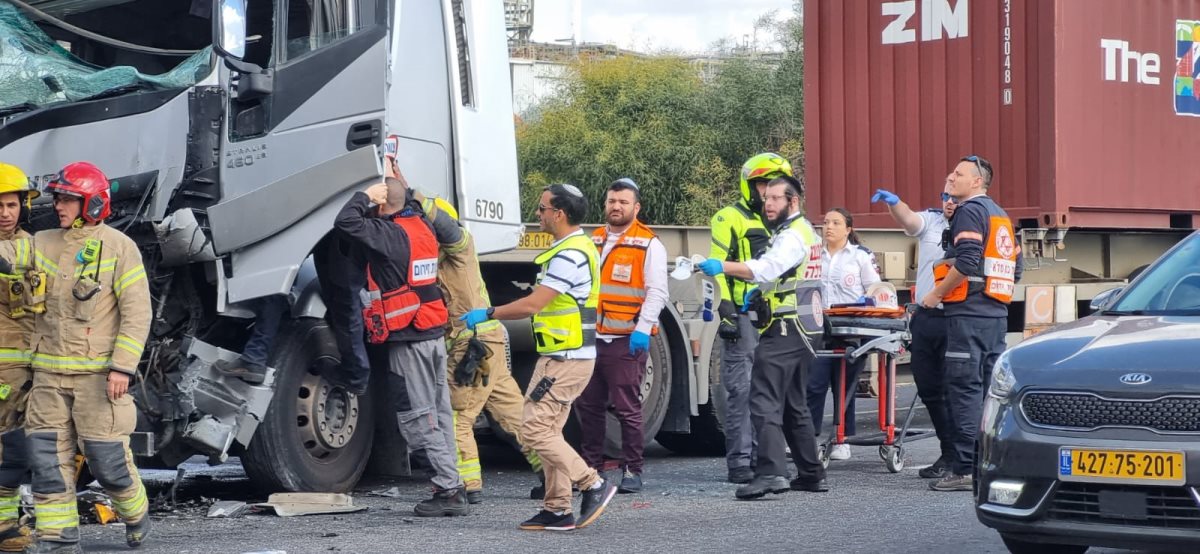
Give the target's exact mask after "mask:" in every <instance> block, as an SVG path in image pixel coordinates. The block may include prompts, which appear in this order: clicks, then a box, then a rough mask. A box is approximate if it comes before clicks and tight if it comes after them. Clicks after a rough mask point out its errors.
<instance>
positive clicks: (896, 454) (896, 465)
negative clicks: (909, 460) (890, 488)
mask: <svg viewBox="0 0 1200 554" xmlns="http://www.w3.org/2000/svg"><path fill="white" fill-rule="evenodd" d="M885 449H886V450H887V456H886V457H884V458H883V463H884V465H886V466H887V468H888V471H890V472H892V473H900V471H901V470H903V469H904V449H903V448H897V447H895V446H892V445H884V446H881V447H879V454H880V455H881V456H882V455H883V453H884V450H885Z"/></svg>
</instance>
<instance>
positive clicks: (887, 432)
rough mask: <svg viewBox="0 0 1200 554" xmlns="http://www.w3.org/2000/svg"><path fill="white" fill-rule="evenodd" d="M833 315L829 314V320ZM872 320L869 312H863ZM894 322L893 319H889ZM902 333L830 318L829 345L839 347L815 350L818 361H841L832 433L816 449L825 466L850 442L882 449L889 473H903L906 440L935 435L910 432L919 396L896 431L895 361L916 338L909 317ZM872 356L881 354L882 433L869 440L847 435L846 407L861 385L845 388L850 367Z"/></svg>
mask: <svg viewBox="0 0 1200 554" xmlns="http://www.w3.org/2000/svg"><path fill="white" fill-rule="evenodd" d="M831 315H839V314H830V313H828V312H827V313H826V317H827V318H829V317H830V316H831ZM861 315H862V316H865V317H870V314H861ZM888 319H895V318H888ZM903 319H904V321H905V325H904V330H903V331H898V330H891V329H876V328H872V327H869V326H865V325H850V324H841V323H834V322H833V320H830V321H829V323H828V324H827V325H826V336H825V342H826V343H827V344H835V345H837V346H835V347H833V348H827V349H821V350H817V351H816V352H815V354H816V356H817V357H819V358H831V359H838V360H840V361H841V363H838V364H834V374H835V375H834V377H833V379H831V381H832V382H833V383H834V385H835V387H834V388H835V391H834V394H833V429H832V430H831V431H830V432H829V433H827V434H826V435H825V437H824V439H823V440H822V441H821V443H820V444H818V445H817V457H818V459H820V460H821V465H822V466H824V467H829V455H830V452H831V451H832V449H833V445H835V444H852V445H856V446H875V445H878V446H879V457H880V458H882V459H883V462H884V465H886V466H887V469H888V471H890V472H892V473H899V472H900V471H902V470H903V469H904V443H905V441H906V440H920V439H924V438H928V437H931V436H933V435H934V432H933V430H932V429H910V428H909V425H911V424H912V420H913V414H914V413H915V412H916V410H915V408H916V405H917V399H918V397H919V395H917V394H914V395H913V398H912V401H911V402H909V405H908V414H907V415H905V417H904V423H903V424H902V425H901V426H900V427H899V429H897V428H896V358H897V357H899V356H900V354H902V353H904V351H905V350H906V349H907V347H908V345H909V343H910V342H912V335H911V334H910V333H909V331H908V319H909V316H908V314H907V313H906V314H905V315H904V317H903ZM872 353H878V354H879V361H878V363H879V411H878V416H879V431H880V433H879V434H873V435H870V436H866V437H857V436H856V437H854V438H850V439H847V437H846V428H845V422H846V405H847V404H848V403H849V401H850V397H849V394H855V393H856V390H855V389H857V387H852V388H850V390H847V387H846V365H847V363H850V364H853V363H855V362H857V361H858V360H859V358H863V357H865V356H869V355H870V354H872Z"/></svg>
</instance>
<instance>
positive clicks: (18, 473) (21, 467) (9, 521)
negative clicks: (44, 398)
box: [0, 363, 33, 531]
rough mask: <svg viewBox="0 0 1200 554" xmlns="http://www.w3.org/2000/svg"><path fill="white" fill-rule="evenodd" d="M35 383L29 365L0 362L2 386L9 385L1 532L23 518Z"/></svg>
mask: <svg viewBox="0 0 1200 554" xmlns="http://www.w3.org/2000/svg"><path fill="white" fill-rule="evenodd" d="M32 385H33V372H31V371H30V370H29V364H26V363H21V364H3V365H0V386H6V387H7V397H6V398H4V399H3V400H0V531H3V530H6V529H9V528H12V527H14V526H15V525H16V524H17V521H18V520H19V519H20V517H21V496H20V493H19V491H18V488H19V487H20V486H21V481H24V480H25V476H26V474H28V473H29V453H28V452H29V450H28V448H27V447H26V441H25V406H26V402H27V401H28V399H29V388H30V387H31V386H32Z"/></svg>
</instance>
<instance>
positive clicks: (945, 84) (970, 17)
mask: <svg viewBox="0 0 1200 554" xmlns="http://www.w3.org/2000/svg"><path fill="white" fill-rule="evenodd" d="M804 32H805V35H804V41H805V42H804V47H805V53H804V60H805V84H804V94H805V106H804V107H805V139H806V143H805V146H806V159H805V161H806V179H807V183H808V190H809V195H808V209H809V211H810V213H820V212H823V211H825V210H828V209H829V208H832V207H836V206H843V207H846V208H848V209H850V211H851V212H852V213H854V214H855V216H856V221H855V223H856V224H857V225H858V226H860V227H895V223H894V222H893V221H892V219H891V217H890V216H889V215H888V214H887V210H886V206H883V205H882V204H871V203H870V197H871V194H872V192H873V191H874V190H875V189H876V188H888V189H891V190H893V191H896V192H897V193H898V194H899V195H900V197H901V198H903V199H904V200H906V201H907V202H908V203H909V204H910V205H911V206H913V207H914V208H924V207H934V206H938V205H940V201H939V195H940V194H941V192H942V188H943V186H944V183H945V177H946V174H947V173H948V172H949V171H950V169H951V168H952V167H953V166H954V164H955V163H956V162H957V160H958V159H959V158H961V157H963V156H966V155H969V154H978V155H980V156H983V157H985V158H987V159H988V160H990V161H991V162H992V164H993V166H994V167H995V169H996V177H995V180H994V182H993V184H992V189H991V191H990V194H991V195H992V196H993V197H994V198H996V199H997V200H998V201H999V203H1000V205H1001V206H1004V207H1005V208H1006V209H1007V210H1008V211H1009V213H1010V214H1011V215H1012V216H1013V217H1014V218H1016V219H1018V220H1019V221H1020V224H1021V225H1022V226H1025V227H1030V226H1035V225H1036V226H1039V227H1077V228H1092V229H1103V228H1115V229H1126V228H1140V229H1167V228H1182V229H1190V228H1193V226H1194V224H1195V221H1194V220H1195V216H1196V215H1198V214H1200V187H1198V186H1197V185H1198V184H1200V168H1195V167H1193V166H1192V165H1191V163H1190V162H1191V161H1192V160H1195V159H1197V158H1198V156H1197V152H1198V151H1200V141H1193V140H1192V139H1191V138H1190V137H1191V136H1192V135H1197V136H1200V100H1198V98H1200V92H1198V89H1200V87H1198V86H1193V80H1196V81H1197V82H1200V75H1198V73H1197V67H1196V58H1197V57H1198V56H1197V53H1200V0H886V1H885V0H805V2H804ZM1035 222H1036V223H1035Z"/></svg>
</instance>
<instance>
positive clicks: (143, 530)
mask: <svg viewBox="0 0 1200 554" xmlns="http://www.w3.org/2000/svg"><path fill="white" fill-rule="evenodd" d="M148 536H150V514H146V515H144V516H142V520H141V521H139V522H137V523H126V524H125V544H127V545H129V548H137V547H139V546H141V545H142V543H144V542H146V537H148Z"/></svg>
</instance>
